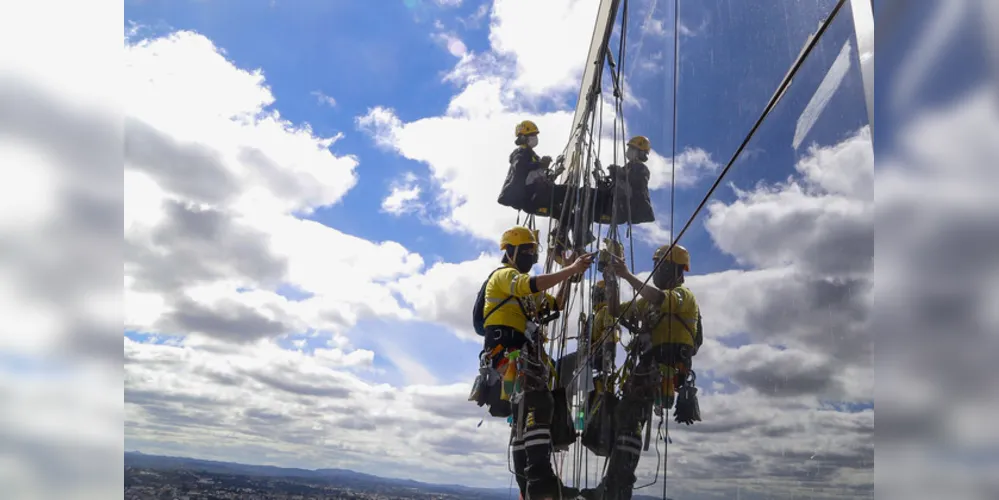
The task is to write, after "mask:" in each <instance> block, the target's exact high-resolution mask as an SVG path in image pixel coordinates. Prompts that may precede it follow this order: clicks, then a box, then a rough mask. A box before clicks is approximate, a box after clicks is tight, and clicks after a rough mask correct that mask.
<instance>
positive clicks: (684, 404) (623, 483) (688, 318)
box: [584, 245, 703, 500]
mask: <svg viewBox="0 0 999 500" xmlns="http://www.w3.org/2000/svg"><path fill="white" fill-rule="evenodd" d="M668 249H669V245H664V246H662V247H660V248H659V249H658V250H656V253H655V255H654V257H653V260H654V261H655V262H657V263H658V262H660V261H663V262H662V263H661V264H660V265H659V267H658V268H656V270H655V272H654V274H653V275H652V279H653V283H654V284H655V286H654V287H653V286H649V285H647V284H646V285H644V286H643V282H642V280H641V279H640V278H637V277H635V275H633V274H631V273H630V272H629V271H628V267H627V265H626V264H625V262H624V261H623V260H621V259H618V258H614V261H613V264H612V265H611V269H610V272H609V273H607V274H606V285H605V286H606V288H607V296H608V299H609V304H608V309H609V310H610V313H611V314H612V315H614V316H615V317H621V323H622V324H624V325H625V326H627V327H628V328H629V329H630V330H631V333H632V335H633V336H636V337H637V339H636V340H637V342H635V343H633V344H631V345H630V346H629V349H630V350H631V352H634V350H635V349H638V354H639V356H638V364H637V365H636V366H634V368H632V369H631V370H629V368H631V367H630V366H628V365H629V364H630V362H627V363H625V367H624V372H625V373H626V374H627V379H626V380H625V381H624V383H623V387H622V388H621V392H622V399H621V402H620V403H619V404H618V405H617V408H616V409H615V411H614V435H615V436H616V438H615V441H614V447H613V452H612V453H611V456H610V460H609V463H608V465H607V475H606V476H605V477H604V478H603V480H602V481H601V484H600V485H598V486H597V488H596V489H595V490H585V493H584V496H586V497H587V498H590V499H594V498H600V499H603V500H607V499H630V498H631V491H632V488H634V485H635V480H636V478H635V468H636V467H638V460H639V458H640V457H641V452H642V446H643V442H642V429H643V427H644V426H645V424H646V423H647V419H648V416H649V414H650V413H651V410H652V409H653V406H654V405H655V406H657V407H659V409H661V408H666V409H669V408H670V407H672V406H673V399H674V391H675V390H676V389H675V386H679V391H678V392H679V396H680V397H679V400H678V401H677V404H676V411H675V413H674V416H675V418H676V421H677V422H681V423H685V424H688V425H689V424H691V423H693V422H695V421H699V420H700V419H701V418H700V410H699V408H698V405H697V392H696V389H695V388H694V387H693V381H688V380H687V377H688V375H689V374H690V365H691V359H692V358H693V356H694V355H695V354H696V353H697V350H698V348H699V347H700V345H701V342H702V340H703V339H702V333H701V314H700V308H699V307H698V305H697V300H696V299H695V298H694V294H693V293H692V292H691V291H690V290H689V289H688V288H686V287H685V286H683V281H684V275H683V273H684V271H689V270H690V254H689V253H687V250H686V249H685V248H683V247H681V246H679V245H676V246H674V247H673V248H672V249H671V250H668ZM667 250H668V251H667ZM615 275H616V276H620V277H621V278H622V279H624V280H625V281H627V282H628V283H629V284H630V285H631V286H632V287H633V288H634V289H636V290H640V295H641V298H639V299H638V300H637V301H635V302H634V303H632V304H630V307H628V306H629V304H618V299H617V297H618V294H617V281H616V279H615V278H616V276H615ZM622 307H627V311H626V312H623V313H622V311H623V309H622ZM629 358H631V356H629ZM629 372H630V373H629ZM674 382H676V383H674ZM657 403H658V404H657ZM659 409H657V410H658V411H661V410H659ZM601 493H602V494H601Z"/></svg>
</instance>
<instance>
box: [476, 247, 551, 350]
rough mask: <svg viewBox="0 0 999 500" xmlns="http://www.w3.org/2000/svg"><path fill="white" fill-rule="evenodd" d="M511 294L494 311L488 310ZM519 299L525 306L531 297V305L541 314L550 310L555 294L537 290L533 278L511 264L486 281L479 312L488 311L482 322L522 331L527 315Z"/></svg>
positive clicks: (485, 312) (524, 327) (525, 325)
mask: <svg viewBox="0 0 999 500" xmlns="http://www.w3.org/2000/svg"><path fill="white" fill-rule="evenodd" d="M511 295H513V296H514V297H515V298H513V299H510V300H508V301H506V303H505V304H503V305H502V306H500V308H499V309H497V310H496V312H494V313H492V314H490V311H492V310H493V309H495V308H496V306H497V305H499V303H500V302H503V299H505V298H507V297H509V296H511ZM516 299H520V300H521V301H522V302H523V303H524V306H525V307H527V306H528V304H529V303H530V301H532V300H533V301H534V304H535V308H536V310H537V311H538V313H539V314H541V315H545V314H546V313H547V312H550V311H554V310H555V309H556V307H555V297H553V296H551V294H548V293H545V292H538V289H537V285H536V283H535V280H534V278H533V277H531V275H529V274H527V273H521V272H520V271H518V270H517V269H515V268H513V267H512V266H511V265H509V264H507V266H506V267H505V268H503V269H500V270H499V271H496V272H495V273H493V276H492V277H491V278H489V282H488V283H486V294H485V305H484V307H483V309H482V314H483V315H487V314H488V315H489V317H488V318H486V321H485V322H484V323H483V324H484V325H485V326H494V325H500V326H509V327H510V328H513V329H514V330H517V331H518V332H521V333H523V332H524V330H525V329H526V328H527V317H526V316H524V312H523V311H522V310H521V309H520V305H518V304H517V300H516Z"/></svg>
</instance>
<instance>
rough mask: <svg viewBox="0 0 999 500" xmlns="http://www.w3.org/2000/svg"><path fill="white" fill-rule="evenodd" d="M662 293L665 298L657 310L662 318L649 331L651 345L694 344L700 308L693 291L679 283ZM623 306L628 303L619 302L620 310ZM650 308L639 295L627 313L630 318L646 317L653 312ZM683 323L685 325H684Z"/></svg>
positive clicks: (625, 306)
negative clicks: (694, 333)
mask: <svg viewBox="0 0 999 500" xmlns="http://www.w3.org/2000/svg"><path fill="white" fill-rule="evenodd" d="M663 293H664V294H666V300H664V301H663V304H662V306H660V307H659V311H658V312H659V313H660V314H662V315H663V317H662V320H661V321H659V324H657V325H656V326H655V328H653V329H652V331H651V332H649V333H650V335H651V337H652V339H651V340H652V345H659V344H687V345H691V346H692V345H694V337H693V332H696V331H697V317H698V315H699V314H700V308H699V307H698V305H697V299H695V298H694V294H693V292H691V291H690V290H689V289H688V288H686V287H684V286H682V285H681V286H678V287H676V288H671V289H669V290H663ZM625 308H628V304H621V309H620V310H621V311H624V310H625ZM651 309H652V308H651V307H650V305H649V303H648V301H646V300H645V298H642V297H640V298H639V299H638V300H637V301H635V304H634V305H633V306H631V307H630V308H628V313H627V315H628V316H629V317H630V319H632V320H634V319H635V318H638V317H642V318H648V317H649V315H650V313H652V312H655V311H653V310H651ZM671 313H673V314H671ZM635 315H638V316H635ZM677 316H679V317H677ZM684 323H686V325H687V326H684ZM688 328H689V329H688Z"/></svg>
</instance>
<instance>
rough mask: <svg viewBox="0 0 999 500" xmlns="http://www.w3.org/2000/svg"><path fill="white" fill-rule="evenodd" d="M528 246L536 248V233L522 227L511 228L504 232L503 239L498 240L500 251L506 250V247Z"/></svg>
mask: <svg viewBox="0 0 999 500" xmlns="http://www.w3.org/2000/svg"><path fill="white" fill-rule="evenodd" d="M528 244H533V245H534V246H537V245H538V237H537V234H536V231H531V230H530V229H528V228H526V227H524V226H513V227H511V228H510V229H507V230H506V231H504V232H503V237H502V238H500V250H503V249H504V248H506V246H507V245H512V246H514V247H519V246H520V245H528Z"/></svg>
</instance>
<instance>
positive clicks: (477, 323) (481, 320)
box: [472, 267, 527, 337]
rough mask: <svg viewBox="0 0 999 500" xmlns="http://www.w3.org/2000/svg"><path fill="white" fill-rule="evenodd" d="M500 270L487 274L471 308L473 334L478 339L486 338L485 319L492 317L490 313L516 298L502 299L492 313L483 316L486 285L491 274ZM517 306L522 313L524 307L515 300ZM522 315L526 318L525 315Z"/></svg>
mask: <svg viewBox="0 0 999 500" xmlns="http://www.w3.org/2000/svg"><path fill="white" fill-rule="evenodd" d="M500 269H503V268H502V267H500V268H498V269H494V270H493V272H491V273H489V277H488V278H486V281H483V282H482V287H481V288H479V295H478V296H477V297H475V304H474V305H473V306H472V326H473V327H474V328H475V333H477V334H479V336H480V337H485V336H486V318H488V317H489V316H490V315H492V313H494V312H496V311H498V310H499V308H501V307H503V304H506V303H507V302H509V301H510V299H515V298H516V297H514V296H513V295H509V296H507V298H505V299H503V301H502V302H500V303H499V304H498V305H497V306H496V307H494V308H493V310H492V311H489V314H486V315H485V316H483V311H485V306H486V285H488V284H489V280H490V279H492V277H493V274H496V271H499V270H500ZM517 305H519V306H520V309H521V310H522V311H523V310H524V305H523V304H521V303H520V300H519V299H518V300H517ZM524 315H525V316H526V315H527V313H525V314H524Z"/></svg>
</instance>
